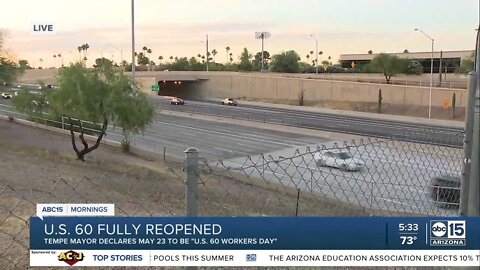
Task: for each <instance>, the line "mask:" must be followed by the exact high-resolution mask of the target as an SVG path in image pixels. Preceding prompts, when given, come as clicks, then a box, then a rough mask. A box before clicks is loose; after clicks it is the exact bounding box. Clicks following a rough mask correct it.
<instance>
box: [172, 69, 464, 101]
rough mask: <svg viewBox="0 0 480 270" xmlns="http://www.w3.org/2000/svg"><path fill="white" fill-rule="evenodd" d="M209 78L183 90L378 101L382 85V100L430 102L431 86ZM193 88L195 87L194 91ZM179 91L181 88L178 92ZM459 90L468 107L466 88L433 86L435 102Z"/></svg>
mask: <svg viewBox="0 0 480 270" xmlns="http://www.w3.org/2000/svg"><path fill="white" fill-rule="evenodd" d="M202 77H204V78H205V79H208V80H206V81H204V82H202V83H198V84H196V85H195V87H190V88H189V89H188V92H181V93H182V94H184V95H183V96H184V97H195V98H198V97H201V98H225V97H233V98H250V99H263V100H273V101H276V102H296V101H297V100H298V96H299V94H300V93H301V92H302V91H304V100H305V101H308V102H318V101H348V102H377V101H378V92H379V91H378V90H379V89H382V96H383V102H384V103H388V104H395V105H414V106H428V103H429V92H430V89H429V88H428V87H418V86H401V85H385V84H370V83H356V82H343V81H332V80H316V79H302V78H285V77H273V76H259V75H243V74H231V75H223V76H222V75H217V74H215V75H203V76H202ZM191 91H193V93H192V94H189V93H191ZM177 93H180V92H177ZM453 93H455V94H456V106H457V107H465V104H466V101H467V100H466V91H465V90H464V89H447V88H433V90H432V106H434V107H442V106H443V102H444V100H445V99H447V100H448V101H449V103H451V99H452V95H453Z"/></svg>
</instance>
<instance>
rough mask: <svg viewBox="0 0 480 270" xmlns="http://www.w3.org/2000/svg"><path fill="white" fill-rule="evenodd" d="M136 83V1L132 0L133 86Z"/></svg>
mask: <svg viewBox="0 0 480 270" xmlns="http://www.w3.org/2000/svg"><path fill="white" fill-rule="evenodd" d="M133 85H135V3H134V0H132V88H133Z"/></svg>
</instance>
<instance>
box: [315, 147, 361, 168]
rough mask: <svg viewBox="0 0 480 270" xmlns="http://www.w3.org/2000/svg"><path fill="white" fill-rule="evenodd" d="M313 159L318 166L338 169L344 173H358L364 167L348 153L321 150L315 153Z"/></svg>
mask: <svg viewBox="0 0 480 270" xmlns="http://www.w3.org/2000/svg"><path fill="white" fill-rule="evenodd" d="M313 159H314V160H315V162H316V163H317V165H318V166H327V167H334V168H339V169H341V170H345V171H358V170H361V169H362V168H364V167H365V163H364V162H363V161H362V160H360V159H358V158H355V157H353V156H352V155H350V153H349V152H348V151H341V150H323V151H320V152H317V153H315V155H313Z"/></svg>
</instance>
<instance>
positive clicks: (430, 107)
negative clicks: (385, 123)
mask: <svg viewBox="0 0 480 270" xmlns="http://www.w3.org/2000/svg"><path fill="white" fill-rule="evenodd" d="M414 30H415V31H420V32H422V34H424V35H425V36H426V37H427V38H428V39H430V40H431V41H432V57H431V61H430V97H429V101H428V118H432V86H433V46H434V43H435V40H434V39H433V38H431V37H430V36H429V35H427V34H426V33H425V32H423V31H422V30H421V29H418V28H415V29H414Z"/></svg>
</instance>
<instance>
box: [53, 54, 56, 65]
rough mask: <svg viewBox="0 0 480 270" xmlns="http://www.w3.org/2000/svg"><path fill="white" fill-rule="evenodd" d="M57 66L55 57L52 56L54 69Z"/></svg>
mask: <svg viewBox="0 0 480 270" xmlns="http://www.w3.org/2000/svg"><path fill="white" fill-rule="evenodd" d="M56 66H57V55H56V54H54V55H53V67H56Z"/></svg>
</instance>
